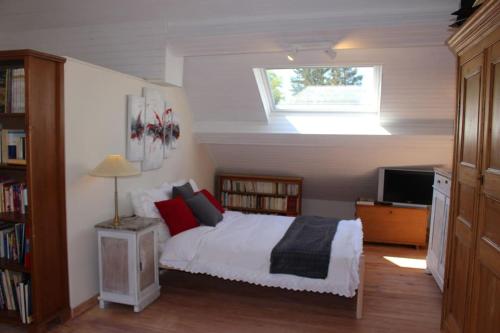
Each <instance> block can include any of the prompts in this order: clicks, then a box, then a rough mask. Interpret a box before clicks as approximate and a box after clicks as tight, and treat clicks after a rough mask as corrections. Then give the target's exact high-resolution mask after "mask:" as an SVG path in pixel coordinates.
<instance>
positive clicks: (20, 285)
mask: <svg viewBox="0 0 500 333" xmlns="http://www.w3.org/2000/svg"><path fill="white" fill-rule="evenodd" d="M0 310H10V311H17V312H18V313H19V316H20V318H21V321H22V322H23V324H30V323H31V322H32V321H33V315H32V313H33V311H32V305H31V281H30V279H29V277H27V276H26V275H25V274H23V273H19V272H12V271H9V270H0Z"/></svg>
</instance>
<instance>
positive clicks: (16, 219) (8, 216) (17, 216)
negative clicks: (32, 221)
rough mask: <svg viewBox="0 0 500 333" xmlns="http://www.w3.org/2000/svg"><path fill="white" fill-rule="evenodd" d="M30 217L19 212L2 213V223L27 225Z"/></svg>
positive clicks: (0, 214)
mask: <svg viewBox="0 0 500 333" xmlns="http://www.w3.org/2000/svg"><path fill="white" fill-rule="evenodd" d="M27 220H28V215H26V214H22V213H17V212H0V223H1V222H10V223H26V221H27Z"/></svg>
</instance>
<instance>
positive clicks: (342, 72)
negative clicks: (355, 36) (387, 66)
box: [255, 66, 381, 114]
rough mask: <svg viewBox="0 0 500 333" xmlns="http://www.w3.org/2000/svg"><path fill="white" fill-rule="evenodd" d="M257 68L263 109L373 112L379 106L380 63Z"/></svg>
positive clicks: (376, 111) (256, 72) (273, 110)
mask: <svg viewBox="0 0 500 333" xmlns="http://www.w3.org/2000/svg"><path fill="white" fill-rule="evenodd" d="M259 71H260V73H259V72H258V71H255V74H256V77H257V82H258V84H259V86H260V87H259V88H260V92H261V95H263V96H262V97H263V101H264V103H267V105H266V109H267V111H272V112H275V111H278V112H279V111H282V112H335V113H337V112H342V113H371V114H373V113H378V112H379V109H380V81H381V67H380V66H355V67H352V66H351V67H347V66H342V67H296V68H286V69H260V70H259ZM259 76H260V79H259Z"/></svg>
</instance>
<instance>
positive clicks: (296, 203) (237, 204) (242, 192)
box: [216, 174, 302, 216]
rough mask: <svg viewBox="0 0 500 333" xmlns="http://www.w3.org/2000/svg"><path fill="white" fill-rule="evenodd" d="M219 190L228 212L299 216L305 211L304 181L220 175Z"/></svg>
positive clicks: (297, 178)
mask: <svg viewBox="0 0 500 333" xmlns="http://www.w3.org/2000/svg"><path fill="white" fill-rule="evenodd" d="M217 180H218V181H217V184H216V189H217V193H218V197H219V199H220V202H221V203H222V205H223V206H224V207H226V208H227V209H229V210H236V211H241V212H246V213H257V214H277V215H286V216H297V215H300V214H301V212H302V178H299V177H275V176H256V175H237V174H220V175H218V176H217Z"/></svg>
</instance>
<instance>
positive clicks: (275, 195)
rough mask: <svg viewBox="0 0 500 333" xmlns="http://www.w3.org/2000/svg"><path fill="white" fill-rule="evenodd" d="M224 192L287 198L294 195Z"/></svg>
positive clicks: (238, 192) (237, 192)
mask: <svg viewBox="0 0 500 333" xmlns="http://www.w3.org/2000/svg"><path fill="white" fill-rule="evenodd" d="M222 192H224V193H229V194H242V195H256V196H266V197H277V198H285V197H290V196H292V195H286V194H267V193H258V192H241V191H222ZM294 196H297V195H294Z"/></svg>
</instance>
